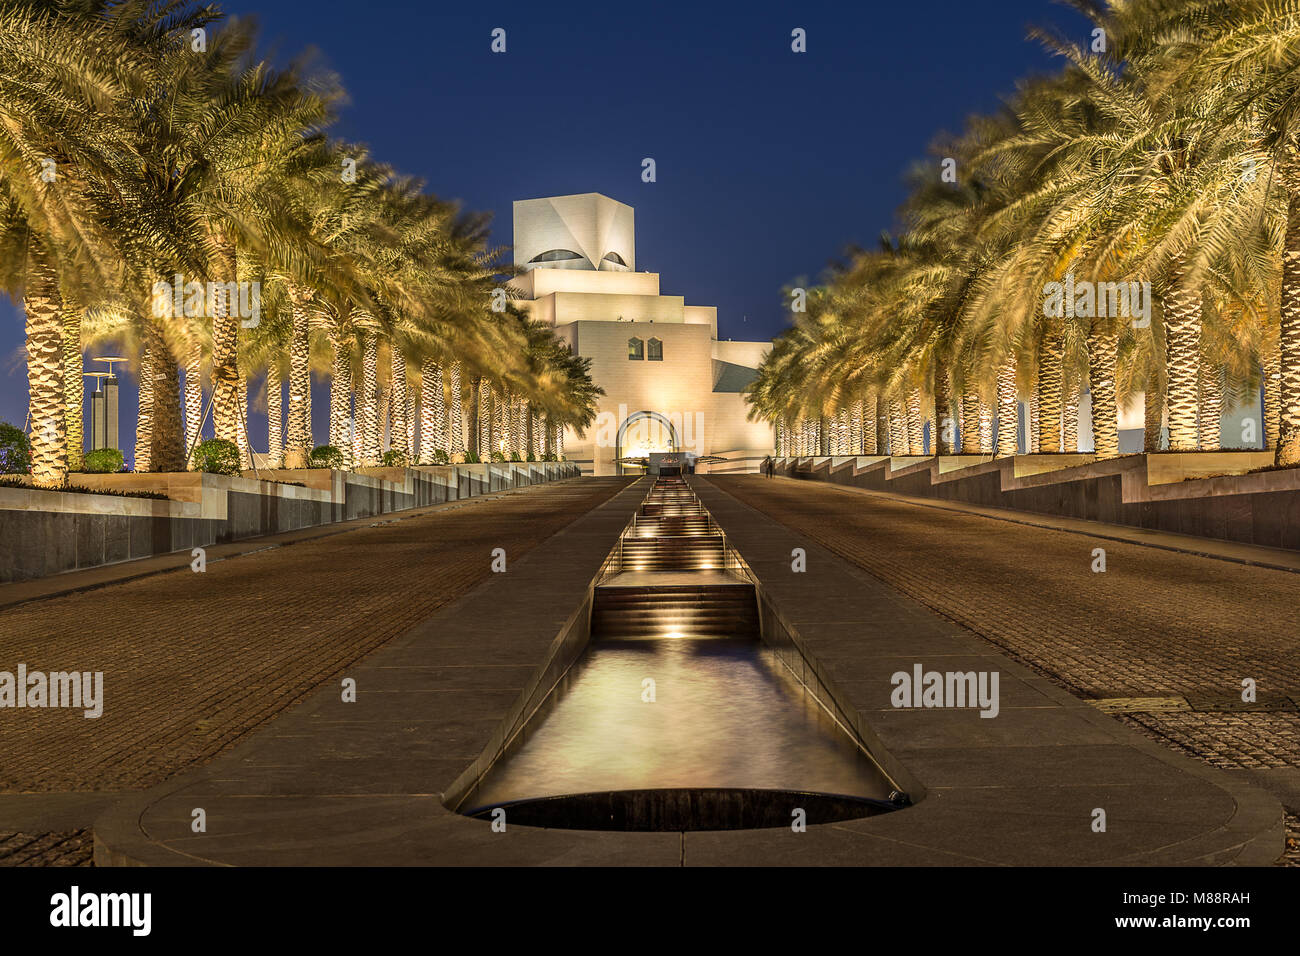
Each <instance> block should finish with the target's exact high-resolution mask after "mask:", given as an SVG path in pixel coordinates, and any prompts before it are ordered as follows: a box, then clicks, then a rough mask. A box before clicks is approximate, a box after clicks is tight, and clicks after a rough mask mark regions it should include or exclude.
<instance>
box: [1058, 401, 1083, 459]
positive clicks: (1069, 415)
mask: <svg viewBox="0 0 1300 956" xmlns="http://www.w3.org/2000/svg"><path fill="white" fill-rule="evenodd" d="M1061 450H1062V451H1069V452H1076V451H1078V450H1079V396H1078V394H1077V393H1076V392H1075V391H1074V389H1072V388H1069V387H1068V386H1067V391H1066V393H1065V398H1064V400H1063V401H1062V403H1061Z"/></svg>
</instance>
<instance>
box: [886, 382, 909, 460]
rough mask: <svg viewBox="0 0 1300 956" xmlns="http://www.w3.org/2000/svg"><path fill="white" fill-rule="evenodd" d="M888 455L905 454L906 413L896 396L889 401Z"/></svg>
mask: <svg viewBox="0 0 1300 956" xmlns="http://www.w3.org/2000/svg"><path fill="white" fill-rule="evenodd" d="M889 453H890V454H891V455H906V454H907V413H906V411H905V410H904V408H903V402H902V399H900V398H898V397H897V396H895V397H893V398H891V399H890V400H889Z"/></svg>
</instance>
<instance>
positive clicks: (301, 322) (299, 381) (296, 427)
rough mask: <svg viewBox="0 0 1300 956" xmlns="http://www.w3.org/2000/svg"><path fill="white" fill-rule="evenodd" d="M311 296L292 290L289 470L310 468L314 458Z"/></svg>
mask: <svg viewBox="0 0 1300 956" xmlns="http://www.w3.org/2000/svg"><path fill="white" fill-rule="evenodd" d="M309 299H310V296H309V295H306V294H304V293H302V292H301V291H299V290H297V289H290V290H289V301H290V309H291V323H290V339H289V430H288V438H287V440H286V442H285V449H284V463H285V467H287V468H306V467H307V458H308V456H309V455H310V454H311V448H312V434H311V331H310V329H311V325H310V321H311V320H310V315H309V313H308V311H307V303H308V301H309Z"/></svg>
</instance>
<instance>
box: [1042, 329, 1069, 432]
mask: <svg viewBox="0 0 1300 956" xmlns="http://www.w3.org/2000/svg"><path fill="white" fill-rule="evenodd" d="M1062 345H1063V342H1062V339H1061V332H1060V330H1059V329H1057V328H1055V327H1049V328H1048V329H1047V330H1046V331H1045V332H1044V333H1043V341H1042V343H1041V345H1040V346H1039V352H1038V450H1039V453H1040V454H1041V453H1044V452H1056V451H1060V450H1061V387H1062V385H1063V378H1064V359H1065V356H1064V353H1063V350H1062Z"/></svg>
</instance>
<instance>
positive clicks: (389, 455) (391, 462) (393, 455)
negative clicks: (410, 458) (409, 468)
mask: <svg viewBox="0 0 1300 956" xmlns="http://www.w3.org/2000/svg"><path fill="white" fill-rule="evenodd" d="M383 462H384V467H385V468H405V467H406V462H407V458H406V452H404V451H398V450H397V449H395V448H390V449H389V450H388V451H386V452H384V458H383Z"/></svg>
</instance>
